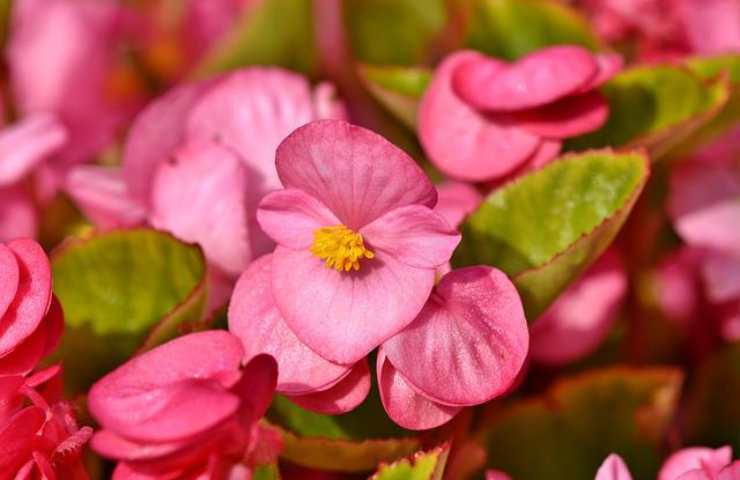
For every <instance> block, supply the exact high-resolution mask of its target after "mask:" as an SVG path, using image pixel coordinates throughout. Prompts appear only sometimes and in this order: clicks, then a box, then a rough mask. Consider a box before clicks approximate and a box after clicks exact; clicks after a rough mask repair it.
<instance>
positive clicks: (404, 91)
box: [358, 65, 432, 130]
mask: <svg viewBox="0 0 740 480" xmlns="http://www.w3.org/2000/svg"><path fill="white" fill-rule="evenodd" d="M358 71H359V74H360V77H361V78H362V79H363V81H364V82H365V86H366V87H367V89H368V90H369V91H370V93H371V94H372V95H373V97H375V99H376V100H378V101H379V102H380V103H381V104H382V105H383V106H384V107H385V108H386V109H388V111H389V112H391V113H392V114H393V115H395V116H396V117H397V118H398V119H399V120H401V121H402V122H403V123H404V125H406V126H407V127H409V128H411V129H412V130H416V114H417V111H418V109H419V102H420V101H421V97H422V95H423V94H424V90H426V88H427V85H429V82H430V81H431V79H432V71H431V70H430V69H427V68H423V67H394V66H374V65H361V66H360V67H359V68H358Z"/></svg>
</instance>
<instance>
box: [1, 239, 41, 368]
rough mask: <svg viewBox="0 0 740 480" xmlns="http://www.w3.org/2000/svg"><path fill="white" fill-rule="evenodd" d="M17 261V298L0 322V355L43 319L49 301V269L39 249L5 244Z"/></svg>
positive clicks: (30, 243)
mask: <svg viewBox="0 0 740 480" xmlns="http://www.w3.org/2000/svg"><path fill="white" fill-rule="evenodd" d="M7 246H8V248H10V250H12V251H13V253H14V254H15V257H16V260H17V261H18V267H19V272H20V277H19V281H18V294H17V295H16V297H15V299H14V300H13V302H12V303H11V304H10V306H8V308H7V311H6V312H5V315H3V316H2V318H1V319H0V355H4V354H5V353H7V352H8V351H10V350H12V349H13V348H15V347H16V346H17V345H19V344H20V343H21V342H22V341H23V340H24V339H26V338H27V337H28V336H29V335H31V334H32V333H33V332H34V330H36V328H37V327H38V326H39V324H40V323H41V321H42V320H43V319H44V315H45V314H46V311H47V309H48V308H49V302H50V301H51V268H50V266H49V259H48V258H47V257H46V253H45V252H44V250H43V249H42V248H41V246H40V245H39V244H38V243H36V242H34V241H33V240H28V239H20V240H13V241H11V242H9V243H8V244H7Z"/></svg>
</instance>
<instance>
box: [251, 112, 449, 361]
mask: <svg viewBox="0 0 740 480" xmlns="http://www.w3.org/2000/svg"><path fill="white" fill-rule="evenodd" d="M276 158H277V161H276V166H277V172H278V176H279V177H280V180H281V182H282V184H283V187H284V189H283V190H279V191H276V192H272V193H270V194H268V195H267V196H265V198H264V199H263V200H262V202H261V203H260V206H259V209H258V212H257V218H258V220H259V223H260V226H261V227H262V229H263V230H264V231H265V232H266V233H267V234H268V235H270V237H272V239H273V240H275V241H276V242H277V244H278V245H277V247H276V248H275V252H274V254H273V257H272V292H273V298H274V300H275V304H276V305H277V308H278V310H279V311H280V313H281V315H282V317H283V319H284V320H285V323H286V324H287V325H288V327H289V328H290V329H291V330H292V331H293V333H295V335H296V336H297V337H298V339H300V340H301V341H302V342H303V343H305V344H306V345H308V347H309V348H310V349H311V350H313V351H315V352H316V353H318V354H319V355H321V356H322V357H324V358H325V359H327V360H329V361H332V362H334V363H338V364H342V365H352V364H354V363H356V362H357V361H359V360H361V359H362V358H364V357H365V356H366V355H367V354H368V353H370V351H371V350H373V349H374V348H376V347H377V346H378V345H380V344H381V343H382V342H383V341H385V340H387V339H388V338H390V337H391V336H393V335H395V334H396V333H398V332H399V331H400V330H402V329H403V328H404V327H406V326H407V325H408V324H409V323H411V322H412V321H413V320H414V317H415V316H416V315H417V314H418V313H419V311H421V309H422V307H423V306H424V303H425V302H426V300H427V298H428V296H429V293H430V292H431V290H432V286H433V285H434V278H435V269H436V268H437V267H439V266H441V265H443V264H445V263H446V262H447V261H448V260H449V259H450V256H451V255H452V251H453V250H454V249H455V247H456V246H457V244H458V243H459V242H460V235H459V234H458V233H457V232H456V231H455V230H454V229H452V228H451V227H450V226H449V225H448V224H447V222H445V220H444V219H443V218H442V217H441V216H439V215H438V214H436V213H434V212H433V211H432V210H431V208H432V207H433V206H434V205H435V203H436V201H437V195H436V190H435V189H434V186H433V185H432V184H431V183H430V182H429V180H428V179H427V178H426V176H425V175H424V173H423V172H422V170H421V169H420V168H419V167H418V166H417V165H416V164H415V163H414V161H413V160H412V159H411V158H410V157H409V156H408V155H406V154H405V153H404V152H402V151H401V150H399V149H398V148H396V147H395V146H394V145H392V144H390V143H389V142H388V141H387V140H385V139H384V138H382V137H380V136H379V135H376V134H375V133H372V132H370V131H369V130H365V129H363V128H360V127H357V126H354V125H350V124H348V123H346V122H343V121H338V120H323V121H316V122H312V123H310V124H308V125H306V126H304V127H301V128H299V129H297V130H296V131H294V132H293V133H292V134H290V135H289V136H288V137H287V138H286V139H285V140H284V141H283V142H282V143H281V144H280V146H279V147H278V150H277V157H276Z"/></svg>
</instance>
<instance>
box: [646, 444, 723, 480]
mask: <svg viewBox="0 0 740 480" xmlns="http://www.w3.org/2000/svg"><path fill="white" fill-rule="evenodd" d="M731 461H732V448H730V447H729V446H728V447H722V448H718V449H716V450H714V449H711V448H706V447H689V448H684V449H681V450H679V451H677V452H676V453H674V454H673V455H671V456H670V457H668V460H666V461H665V462H664V463H663V466H662V467H661V468H660V472H658V480H676V479H677V478H678V477H679V476H681V475H682V474H684V473H686V472H688V471H690V470H694V469H702V470H704V471H705V472H707V473H708V474H711V477H708V478H714V476H716V475H717V474H718V473H719V471H720V470H721V469H722V468H723V467H725V466H726V465H729V463H730V462H731Z"/></svg>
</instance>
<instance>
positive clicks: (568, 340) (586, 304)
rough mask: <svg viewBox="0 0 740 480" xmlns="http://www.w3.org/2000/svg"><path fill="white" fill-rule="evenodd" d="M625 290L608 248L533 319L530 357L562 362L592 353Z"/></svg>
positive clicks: (621, 273) (618, 262)
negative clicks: (540, 314)
mask: <svg viewBox="0 0 740 480" xmlns="http://www.w3.org/2000/svg"><path fill="white" fill-rule="evenodd" d="M626 293H627V272H626V271H625V269H624V266H623V265H622V261H621V259H620V258H619V254H618V253H617V252H616V251H615V250H608V251H607V252H606V253H605V254H604V255H603V256H602V257H601V258H600V259H599V260H598V261H597V262H596V263H595V264H594V265H593V266H592V267H591V268H589V270H588V271H586V273H584V274H583V276H582V277H581V278H580V279H579V280H578V281H576V282H575V283H574V284H573V285H571V286H570V287H568V289H567V290H566V291H565V292H563V294H562V295H561V296H560V297H558V299H557V300H556V301H555V303H553V304H552V305H551V306H550V307H549V308H548V309H547V311H546V312H545V313H543V314H542V316H541V317H539V318H538V319H537V320H535V322H534V324H533V325H532V329H531V331H530V335H531V337H530V355H531V357H532V359H534V360H536V361H537V362H540V363H543V364H547V365H564V364H567V363H570V362H574V361H576V360H579V359H581V358H584V357H585V356H587V355H589V354H591V353H593V351H594V350H596V348H598V346H599V345H600V344H601V343H602V342H603V341H604V339H605V338H606V336H607V335H608V333H609V330H610V329H611V327H612V325H613V324H614V321H615V320H616V315H617V310H618V309H619V307H620V306H621V304H622V301H623V300H624V297H625V295H626Z"/></svg>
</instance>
